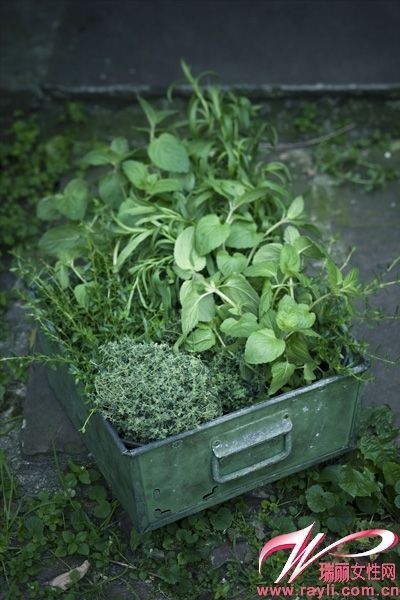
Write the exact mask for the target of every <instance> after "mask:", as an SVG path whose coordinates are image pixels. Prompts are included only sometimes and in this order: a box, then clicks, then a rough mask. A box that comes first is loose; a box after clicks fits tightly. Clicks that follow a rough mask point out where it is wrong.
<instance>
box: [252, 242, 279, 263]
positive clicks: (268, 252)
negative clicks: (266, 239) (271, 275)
mask: <svg viewBox="0 0 400 600" xmlns="http://www.w3.org/2000/svg"><path fill="white" fill-rule="evenodd" d="M281 251H282V244H278V243H272V244H265V245H264V246H261V248H259V249H258V250H257V252H256V253H255V255H254V258H253V265H256V264H258V263H261V262H264V261H266V260H269V261H274V262H276V264H278V263H279V258H280V255H281Z"/></svg>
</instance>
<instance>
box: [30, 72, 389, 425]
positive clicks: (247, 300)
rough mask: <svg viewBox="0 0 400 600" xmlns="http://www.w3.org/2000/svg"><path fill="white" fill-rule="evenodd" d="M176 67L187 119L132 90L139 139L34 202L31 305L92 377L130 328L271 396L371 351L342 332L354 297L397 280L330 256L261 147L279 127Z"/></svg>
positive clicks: (93, 155) (96, 157) (106, 150)
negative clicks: (361, 272)
mask: <svg viewBox="0 0 400 600" xmlns="http://www.w3.org/2000/svg"><path fill="white" fill-rule="evenodd" d="M183 71H184V74H185V77H186V79H187V80H188V81H189V83H190V84H191V86H192V90H193V94H192V97H191V99H190V100H189V103H188V106H187V114H186V118H183V119H182V118H181V117H180V115H178V116H177V115H176V113H175V112H174V111H171V110H155V109H154V108H153V107H152V106H151V105H150V104H149V103H148V102H147V101H146V100H144V99H140V103H141V106H142V108H143V111H144V113H145V116H146V118H147V121H148V127H147V129H146V130H145V131H144V134H145V135H146V138H145V139H144V141H143V144H142V145H137V146H136V145H135V146H134V147H131V145H130V143H129V141H128V140H127V139H125V138H117V139H115V140H113V141H112V143H111V145H110V146H104V147H103V148H97V149H96V150H93V151H91V152H89V153H88V154H87V155H86V156H85V157H84V158H83V160H82V165H84V166H85V167H87V168H88V169H89V170H88V177H87V179H84V178H76V179H73V180H72V181H70V182H69V183H68V184H67V185H66V187H65V188H64V190H63V192H61V193H58V194H55V195H51V196H47V197H45V198H43V199H42V200H41V201H40V203H39V205H38V211H37V213H38V217H39V218H40V219H42V220H45V221H48V222H54V226H52V227H51V228H50V229H48V230H47V231H46V232H45V234H44V235H43V236H42V238H41V239H40V242H39V247H40V249H41V251H42V252H43V253H44V254H45V255H47V256H49V257H52V258H53V260H52V261H51V260H47V261H45V262H44V263H43V267H42V268H41V269H40V270H38V269H37V268H35V267H33V268H32V267H29V265H28V266H27V265H26V264H25V266H23V267H22V268H23V270H24V271H25V273H26V274H27V276H28V278H29V279H30V282H31V284H32V286H33V289H34V291H35V298H34V299H33V300H31V301H30V304H31V306H32V308H33V311H34V314H35V315H36V317H37V319H38V320H39V322H40V323H41V325H42V327H43V328H44V329H46V330H47V331H48V332H49V334H50V335H51V336H53V337H54V338H55V339H57V340H60V341H61V342H62V343H63V344H64V347H65V349H66V350H67V352H68V353H69V356H70V359H71V362H72V364H73V365H74V369H75V375H76V376H77V378H78V379H81V380H84V381H85V384H86V385H87V387H88V388H90V387H91V386H92V387H93V383H92V382H91V380H90V377H91V376H92V373H91V367H90V366H88V365H90V359H92V360H93V361H94V362H96V361H97V360H98V358H97V349H98V347H99V345H101V344H107V343H109V342H112V341H115V340H120V339H121V338H123V337H124V336H125V335H127V336H129V337H130V338H134V339H135V340H136V341H137V342H147V343H148V342H152V341H158V340H166V339H168V340H169V343H173V344H174V349H175V351H176V352H179V351H180V352H183V353H195V354H198V355H201V354H202V353H211V354H212V355H218V354H220V353H222V354H223V355H224V356H225V357H227V358H229V360H236V361H238V364H239V365H240V374H241V376H242V378H243V380H244V381H251V380H256V381H259V380H260V382H261V386H262V390H263V391H264V393H268V394H269V395H270V396H271V395H273V394H275V393H277V392H278V391H281V390H286V389H293V388H298V387H300V386H302V385H305V384H309V383H311V382H312V381H314V380H317V379H320V378H322V377H325V376H327V375H332V374H337V373H351V372H352V371H351V367H352V366H353V365H354V363H355V362H356V361H358V360H360V359H359V356H358V355H359V354H360V353H362V351H363V350H364V348H363V346H362V345H361V344H358V343H356V342H355V341H354V340H353V338H352V337H351V334H350V327H351V325H352V322H353V320H354V316H355V314H356V312H358V311H359V310H360V307H359V306H357V308H356V301H357V300H360V301H361V302H362V301H364V300H366V299H367V297H368V296H369V295H370V294H371V293H372V292H374V291H376V290H377V289H380V288H381V287H384V286H386V285H389V284H391V283H393V282H387V281H386V282H385V281H382V280H374V281H372V282H370V283H369V284H366V285H363V284H362V283H361V282H360V281H359V277H358V272H357V270H356V269H354V268H350V267H349V266H348V260H346V261H344V263H343V264H342V265H337V264H335V261H334V259H333V256H332V254H331V252H330V250H329V248H328V247H327V246H326V244H324V242H323V240H322V237H321V233H320V231H319V230H318V228H317V227H316V226H315V225H314V224H312V223H311V222H310V221H309V220H308V218H307V215H306V212H305V209H304V202H303V199H302V197H301V196H294V195H293V193H292V189H291V184H290V173H289V171H288V169H287V167H286V165H285V164H283V163H280V162H275V161H268V160H267V158H266V157H265V156H264V155H263V154H262V153H261V152H260V150H259V145H260V142H261V141H263V145H264V146H265V141H266V140H267V141H268V143H269V144H270V145H271V146H272V145H273V143H274V141H275V135H274V132H273V130H272V129H271V128H269V127H268V126H267V124H266V123H264V122H263V121H262V120H261V119H260V116H259V109H258V107H257V106H254V105H252V104H251V103H250V101H249V100H248V99H247V98H243V97H240V96H236V95H234V94H232V93H231V92H222V91H221V90H219V89H218V88H217V87H215V86H212V85H209V86H207V87H202V86H201V85H200V78H198V79H196V78H194V77H193V76H192V74H191V72H190V70H189V69H188V67H187V66H186V65H185V64H183ZM395 264H396V261H395V262H394V263H393V264H392V266H391V267H390V268H389V269H388V270H389V271H390V270H392V269H393V268H394V266H395ZM179 318H180V325H179ZM49 322H50V323H51V327H50V328H49V326H48V323H49ZM177 360H184V359H183V358H179V359H177ZM248 400H249V402H251V401H254V400H255V398H254V397H253V398H249V399H248ZM107 410H108V409H107ZM107 414H109V413H107ZM207 414H208V412H207ZM210 414H211V413H210ZM155 433H156V432H154V435H155ZM159 433H160V435H161V431H160V432H159Z"/></svg>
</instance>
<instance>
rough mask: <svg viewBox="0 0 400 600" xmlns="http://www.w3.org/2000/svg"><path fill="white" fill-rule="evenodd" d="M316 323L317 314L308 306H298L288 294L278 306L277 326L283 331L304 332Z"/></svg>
mask: <svg viewBox="0 0 400 600" xmlns="http://www.w3.org/2000/svg"><path fill="white" fill-rule="evenodd" d="M314 323H315V314H314V313H313V312H310V309H309V307H308V305H307V304H297V302H296V301H295V300H294V299H293V298H292V297H291V296H289V295H288V294H287V295H286V296H284V297H283V298H282V299H281V300H280V301H279V304H278V313H277V316H276V324H277V325H278V327H279V329H281V330H282V331H302V330H306V329H310V327H312V326H313V325H314Z"/></svg>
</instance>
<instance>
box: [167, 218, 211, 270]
mask: <svg viewBox="0 0 400 600" xmlns="http://www.w3.org/2000/svg"><path fill="white" fill-rule="evenodd" d="M194 235H195V230H194V227H187V228H186V229H184V230H183V231H182V233H180V234H179V235H178V237H177V239H176V242H175V247H174V257H175V262H176V264H177V265H178V267H180V268H181V269H184V270H188V271H202V270H203V269H204V267H205V266H206V259H205V258H204V256H200V254H199V253H198V252H197V250H196V248H195V246H194Z"/></svg>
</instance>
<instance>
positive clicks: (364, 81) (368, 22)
mask: <svg viewBox="0 0 400 600" xmlns="http://www.w3.org/2000/svg"><path fill="white" fill-rule="evenodd" d="M399 27H400V3H399V2H398V1H397V0H348V1H341V0H337V1H325V2H323V1H319V0H264V1H263V0H235V1H232V0H218V1H217V2H216V1H214V0H202V1H200V0H194V1H192V2H187V1H184V0H168V1H162V0H116V1H112V0H102V1H99V0H86V1H85V2H79V1H77V0H75V1H74V0H56V1H53V0H17V1H15V2H11V1H5V0H2V2H0V90H2V91H3V92H6V96H7V97H8V96H10V94H11V96H12V97H13V98H14V99H15V100H16V99H20V98H21V94H22V93H24V92H25V93H28V94H30V95H31V96H32V95H36V96H37V97H40V94H41V92H42V91H43V89H46V86H52V85H53V86H54V85H55V86H61V87H64V88H66V89H69V90H71V89H80V88H85V89H87V90H91V91H96V90H97V91H100V92H104V93H108V92H110V90H111V89H114V91H115V93H116V94H117V95H118V93H121V92H122V91H123V90H124V89H126V87H128V88H129V87H131V88H132V89H137V88H138V87H140V86H144V87H145V88H147V87H148V86H150V87H154V86H156V87H157V88H162V87H164V86H166V85H168V84H169V83H171V81H174V80H176V79H179V78H181V71H180V68H179V61H180V59H181V58H184V59H185V60H187V62H188V63H189V64H191V65H192V67H193V70H194V72H195V73H198V72H200V71H202V70H204V69H214V70H216V71H217V72H219V73H220V75H221V77H222V80H223V81H224V82H225V83H227V84H250V85H253V86H254V85H255V86H263V85H264V86H266V89H270V87H271V86H272V87H274V86H278V87H279V86H283V87H284V88H285V87H286V89H291V88H292V87H293V86H294V87H295V88H298V87H300V88H302V89H314V90H321V89H324V87H325V89H326V88H329V89H342V88H344V89H347V90H352V89H354V86H361V87H362V88H363V89H367V90H368V89H370V88H373V89H384V88H385V87H386V86H388V85H389V86H397V89H398V87H399V84H400V74H399V56H400V36H399V35H398V30H399Z"/></svg>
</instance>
